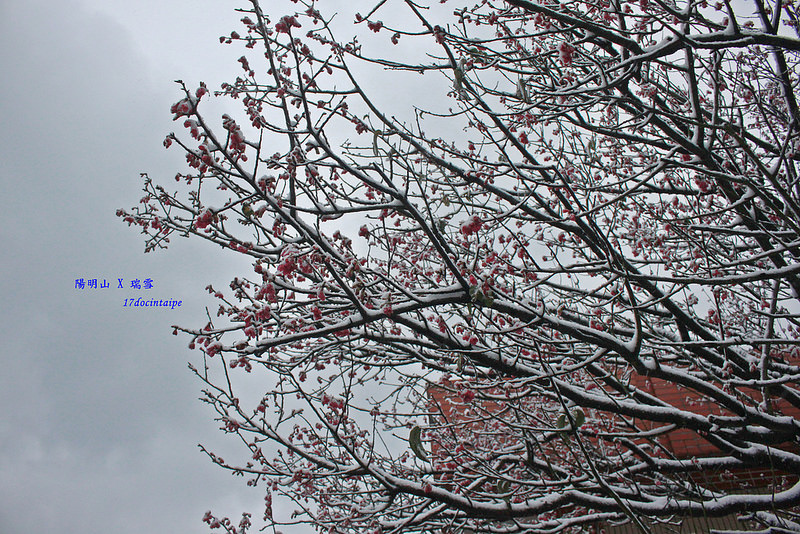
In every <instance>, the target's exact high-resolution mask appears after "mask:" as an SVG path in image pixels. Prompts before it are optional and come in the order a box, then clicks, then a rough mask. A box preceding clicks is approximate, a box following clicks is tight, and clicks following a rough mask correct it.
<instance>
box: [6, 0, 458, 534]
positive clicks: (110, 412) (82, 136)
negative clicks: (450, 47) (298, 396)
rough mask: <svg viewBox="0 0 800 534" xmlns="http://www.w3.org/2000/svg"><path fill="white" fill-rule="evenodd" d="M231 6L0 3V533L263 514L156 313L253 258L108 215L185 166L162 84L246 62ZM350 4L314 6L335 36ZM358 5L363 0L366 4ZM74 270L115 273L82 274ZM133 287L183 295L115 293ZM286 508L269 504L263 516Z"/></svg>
mask: <svg viewBox="0 0 800 534" xmlns="http://www.w3.org/2000/svg"><path fill="white" fill-rule="evenodd" d="M277 3H278V2H276V1H275V0H270V2H269V3H268V5H269V7H270V10H274V9H276V8H275V7H274V6H275V5H276V4H277ZM286 4H288V2H286ZM240 5H241V2H237V1H236V0H137V1H136V2H130V1H122V0H0V73H2V82H0V112H1V115H0V181H1V183H2V196H0V246H2V249H3V252H4V254H3V259H2V260H0V265H2V274H3V282H2V284H0V303H2V306H0V321H2V322H0V325H2V329H3V330H2V331H3V332H4V335H3V342H2V345H1V347H2V348H0V363H2V367H1V368H0V406H2V409H1V410H0V534H50V533H54V532H57V533H59V534H78V533H80V534H100V533H102V534H108V533H113V534H129V533H130V534H133V533H136V534H141V533H143V532H146V533H148V534H160V533H170V534H172V533H181V534H184V533H205V532H208V529H207V528H205V525H203V524H202V522H201V518H202V516H203V514H204V513H205V511H206V510H209V509H211V510H213V511H214V513H215V514H216V515H218V516H230V517H231V518H232V519H234V520H235V521H238V518H239V517H240V514H241V512H243V511H248V512H251V513H253V516H254V519H256V518H260V515H261V514H262V513H263V507H262V506H263V489H262V488H257V489H252V488H248V487H247V486H246V485H245V482H244V480H243V479H242V478H235V477H233V476H231V475H230V474H229V473H228V472H226V471H224V470H222V469H220V468H219V467H217V466H214V465H213V464H212V463H211V462H210V461H209V460H208V458H206V457H205V456H204V455H203V453H202V452H201V451H200V450H199V449H198V447H197V444H198V443H201V442H202V443H203V444H205V445H206V446H207V447H208V448H209V449H211V450H213V451H215V452H217V453H219V455H221V456H222V457H223V458H226V459H230V460H232V461H233V460H240V459H243V458H244V456H243V454H242V453H243V449H242V448H241V446H240V444H238V443H236V442H235V441H234V440H232V439H228V438H226V436H225V435H223V434H222V433H221V432H219V431H218V430H217V428H218V426H219V425H218V423H215V422H214V421H213V416H214V413H213V412H212V411H211V410H210V408H209V407H208V406H207V405H205V404H202V403H200V402H198V400H197V398H198V397H199V395H200V389H201V384H200V382H199V381H198V380H196V379H195V378H194V376H193V375H192V374H191V373H190V372H189V370H188V369H187V362H189V361H194V362H195V363H197V362H198V358H199V356H200V354H199V353H198V352H196V351H190V350H189V349H188V348H187V344H188V342H189V339H188V338H186V337H184V336H177V337H175V336H172V335H171V333H172V329H171V328H170V325H173V324H181V325H184V326H189V327H197V326H202V325H203V324H205V322H206V318H205V306H211V307H212V309H214V310H215V309H216V304H215V303H214V302H213V301H212V299H211V298H210V296H209V295H208V294H207V293H206V292H205V291H204V290H203V288H204V287H205V286H206V285H207V284H209V283H211V284H213V285H214V286H215V287H218V288H226V287H227V284H228V282H229V281H230V280H231V279H232V278H233V277H234V276H237V275H239V276H241V275H243V274H247V273H248V272H250V271H251V266H250V263H249V262H248V261H247V259H246V258H245V257H241V258H237V257H236V255H233V254H224V253H221V250H220V249H219V247H216V248H215V247H211V246H210V245H208V244H206V243H202V242H196V240H183V239H179V238H175V239H173V243H172V244H171V246H170V249H169V250H168V251H159V252H156V253H152V254H147V255H145V254H143V249H144V241H143V239H142V236H141V235H140V234H139V233H138V232H137V231H136V229H134V228H128V227H127V225H125V224H124V223H123V222H122V221H121V220H120V219H119V218H117V217H116V216H115V211H116V209H118V208H130V207H131V206H133V205H135V204H136V203H137V202H138V200H139V198H141V197H142V196H143V193H142V191H141V187H142V180H141V178H140V177H139V173H141V172H147V173H148V174H149V175H150V176H151V177H152V178H153V179H154V181H156V182H160V183H164V184H169V183H173V184H174V183H175V182H174V180H173V177H174V175H175V173H176V172H177V171H183V170H185V168H186V165H185V161H184V158H183V157H182V154H181V152H180V151H179V150H176V149H173V150H169V151H166V150H164V149H163V147H162V141H163V139H164V137H165V135H166V134H167V133H169V132H171V131H181V130H183V127H182V126H181V125H180V124H176V123H173V122H172V116H171V114H170V113H169V108H170V106H171V104H172V103H174V102H175V101H177V100H178V99H179V98H180V97H181V95H180V93H179V89H178V86H177V85H176V84H175V83H173V81H174V80H176V79H183V80H184V81H186V82H187V85H188V86H189V87H197V84H198V83H199V82H200V81H205V82H206V83H207V84H208V86H209V88H211V89H216V88H219V86H220V83H222V82H224V81H229V80H231V79H233V78H234V77H235V76H236V75H237V74H238V73H239V72H240V68H241V67H240V65H239V64H238V62H237V61H236V60H237V58H238V57H240V56H241V54H242V51H243V49H242V48H241V47H240V46H222V45H220V44H219V36H221V35H228V34H229V33H230V32H231V30H234V29H235V30H238V31H242V28H241V24H240V23H239V19H240V18H241V15H240V14H237V13H236V12H235V8H236V7H239V6H240ZM265 5H267V4H265ZM345 5H347V2H346V1H340V0H329V1H326V3H325V4H324V9H326V10H327V11H326V12H330V10H333V11H339V12H340V13H341V14H340V16H339V17H338V19H337V20H338V23H337V25H338V27H339V28H340V29H342V30H343V32H342V33H338V35H339V36H340V37H341V38H348V39H349V37H350V36H351V35H352V31H353V30H352V25H351V24H352V20H353V11H354V9H355V8H353V7H352V6H351V7H350V9H349V12H347V13H342V6H345ZM356 5H358V6H360V9H361V10H362V11H363V12H365V13H366V12H367V11H369V8H370V6H371V5H372V4H371V3H361V4H356ZM289 6H291V4H289V5H288V6H287V7H285V8H283V9H284V11H283V12H280V13H272V14H273V15H276V14H277V15H278V16H280V15H283V14H286V13H288V12H289V9H291V7H289ZM337 6H338V8H337ZM295 7H296V6H295ZM434 8H435V9H445V8H441V7H437V6H434ZM278 9H280V8H278ZM396 9H397V6H396V5H393V4H392V3H389V4H388V5H387V6H384V7H383V8H382V9H381V13H380V15H381V17H383V19H384V20H396V17H399V16H401V15H400V14H399V13H398V12H397V11H396ZM345 10H346V9H345ZM445 11H447V10H446V9H445ZM449 11H450V12H452V7H451V8H450V9H449ZM387 17H388V18H387ZM417 24H418V22H417ZM362 29H363V27H362ZM362 42H364V43H367V44H372V45H375V46H379V47H386V48H378V49H377V50H378V52H377V53H379V54H384V53H389V51H390V50H391V53H392V54H399V55H402V56H403V57H404V58H408V57H413V56H412V54H418V55H419V57H420V60H422V58H423V56H424V54H423V50H422V49H415V48H413V47H414V46H416V45H415V44H413V41H411V40H406V39H403V40H401V43H400V45H399V46H396V47H395V46H392V45H389V35H387V34H386V32H384V33H382V34H381V35H375V34H372V33H371V32H367V35H366V36H364V37H363V38H362ZM372 50H373V51H374V50H376V49H375V48H373V49H372ZM387 75H389V74H387ZM390 75H391V76H392V78H391V79H392V82H391V85H387V82H386V81H385V80H384V79H382V74H381V73H380V72H370V73H369V74H366V73H365V74H364V75H363V79H362V80H361V83H362V86H363V87H364V88H365V89H367V90H368V91H369V92H370V93H372V94H373V96H375V98H376V99H377V103H378V104H379V105H380V106H383V107H384V109H388V111H389V112H390V114H392V115H396V116H400V117H404V118H410V117H411V116H412V115H413V114H412V112H411V110H412V109H413V105H414V104H415V103H417V101H418V100H419V95H420V94H424V95H426V96H425V103H426V105H429V104H430V102H431V98H430V95H432V94H444V93H446V92H447V90H448V89H449V88H450V86H449V82H448V81H447V80H444V79H442V78H441V77H439V78H436V77H434V76H431V75H429V76H425V77H421V76H419V75H418V74H413V75H409V74H406V75H403V74H402V73H396V72H394V73H391V74H390ZM442 83H444V85H441V84H442ZM387 87H391V90H387ZM403 87H408V88H409V89H408V90H403ZM441 104H442V111H443V110H444V109H446V107H447V106H449V105H452V103H448V102H447V100H446V99H444V100H443V101H442V102H441ZM223 109H224V108H221V109H220V112H222V110H223ZM234 109H235V110H236V111H237V112H238V107H236V108H234ZM434 125H435V123H434ZM442 126H444V125H442ZM447 126H448V127H451V126H452V125H450V124H448V125H447ZM448 132H450V133H451V134H452V132H451V131H450V130H448ZM428 133H429V134H430V131H429V132H428ZM344 135H349V134H344ZM78 278H83V279H87V280H88V279H92V278H98V279H100V280H103V279H105V280H108V282H109V284H110V285H111V287H109V288H108V289H97V290H95V289H83V290H78V289H75V280H76V279H78ZM118 278H122V279H123V280H124V282H125V285H126V287H129V284H130V281H131V280H132V279H135V278H138V279H140V280H143V279H144V278H151V279H152V280H153V281H154V287H153V289H151V290H149V291H146V290H138V291H137V290H131V289H117V282H116V280H117V279H118ZM140 296H141V297H146V298H155V299H175V300H181V301H183V304H182V306H181V307H180V308H175V309H164V308H149V307H148V308H131V307H124V306H123V303H124V302H125V299H126V298H136V297H140ZM263 378H264V377H263V375H262V376H261V377H251V380H250V384H253V383H254V380H255V381H257V380H261V379H263ZM258 387H259V388H263V387H266V382H258ZM289 511H290V510H287V509H286V508H285V505H284V506H282V503H281V502H279V501H278V502H276V504H275V515H276V516H281V515H284V516H285V515H286V514H288V512H289ZM284 531H285V532H286V534H290V533H300V532H304V529H299V528H294V529H289V528H286V529H284Z"/></svg>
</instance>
